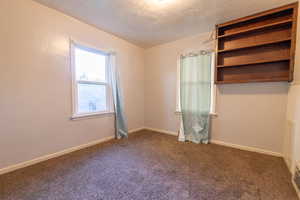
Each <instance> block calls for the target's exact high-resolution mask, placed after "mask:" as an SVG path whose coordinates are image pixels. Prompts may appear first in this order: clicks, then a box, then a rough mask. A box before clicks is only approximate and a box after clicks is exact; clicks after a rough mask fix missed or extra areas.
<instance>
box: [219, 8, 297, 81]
mask: <svg viewBox="0 0 300 200" xmlns="http://www.w3.org/2000/svg"><path fill="white" fill-rule="evenodd" d="M297 8H298V3H293V4H289V5H286V6H282V7H279V8H275V9H272V10H268V11H265V12H261V13H257V14H254V15H251V16H248V17H244V18H240V19H237V20H232V21H230V22H226V23H223V24H219V25H217V26H216V33H217V34H216V35H217V46H216V52H217V56H216V73H215V82H216V83H217V84H225V83H247V82H270V81H292V80H293V67H294V55H295V43H296V25H297Z"/></svg>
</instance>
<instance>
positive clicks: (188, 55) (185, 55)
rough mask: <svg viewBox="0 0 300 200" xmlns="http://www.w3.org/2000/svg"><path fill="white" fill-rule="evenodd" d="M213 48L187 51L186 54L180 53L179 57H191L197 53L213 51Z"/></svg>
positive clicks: (202, 53) (204, 53)
mask: <svg viewBox="0 0 300 200" xmlns="http://www.w3.org/2000/svg"><path fill="white" fill-rule="evenodd" d="M214 52H215V50H212V49H208V50H199V51H193V52H189V53H186V54H181V55H180V56H181V57H193V56H197V55H206V54H209V53H214Z"/></svg>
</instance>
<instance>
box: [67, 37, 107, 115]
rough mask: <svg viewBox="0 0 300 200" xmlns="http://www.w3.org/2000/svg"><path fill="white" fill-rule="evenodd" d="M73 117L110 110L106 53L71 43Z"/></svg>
mask: <svg viewBox="0 0 300 200" xmlns="http://www.w3.org/2000/svg"><path fill="white" fill-rule="evenodd" d="M71 59H72V62H71V63H72V71H73V117H75V118H76V117H82V116H89V115H95V114H102V113H108V112H111V107H112V106H111V98H110V96H111V95H110V85H109V70H108V54H107V53H104V52H101V51H99V50H95V49H91V48H87V47H84V46H81V45H78V44H75V43H72V45H71Z"/></svg>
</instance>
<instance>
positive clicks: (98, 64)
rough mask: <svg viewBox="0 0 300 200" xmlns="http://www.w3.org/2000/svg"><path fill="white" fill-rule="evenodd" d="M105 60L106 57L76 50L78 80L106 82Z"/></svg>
mask: <svg viewBox="0 0 300 200" xmlns="http://www.w3.org/2000/svg"><path fill="white" fill-rule="evenodd" d="M105 58H106V56H105V55H102V54H97V53H94V52H90V51H86V50H83V49H80V48H75V67H76V80H83V81H102V82H104V81H105V80H106V78H105V62H106V61H105Z"/></svg>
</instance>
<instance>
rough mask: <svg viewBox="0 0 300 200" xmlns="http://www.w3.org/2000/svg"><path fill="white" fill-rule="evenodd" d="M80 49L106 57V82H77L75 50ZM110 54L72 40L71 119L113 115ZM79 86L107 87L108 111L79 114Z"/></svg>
mask: <svg viewBox="0 0 300 200" xmlns="http://www.w3.org/2000/svg"><path fill="white" fill-rule="evenodd" d="M76 48H79V49H81V50H84V51H87V52H92V53H96V54H99V55H104V56H106V58H105V79H106V80H105V81H104V82H103V81H86V80H77V78H76V65H75V49H76ZM109 55H110V53H109V52H105V51H103V50H99V49H97V48H94V47H91V46H90V45H83V44H82V43H78V42H75V41H73V40H70V60H71V62H70V64H71V74H72V117H71V119H78V118H86V117H87V118H90V117H94V116H100V115H105V114H113V113H114V111H113V103H112V101H113V99H112V88H111V79H110V70H109V66H108V60H109ZM78 84H90V85H104V86H105V87H106V110H104V111H98V112H86V113H79V112H78Z"/></svg>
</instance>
